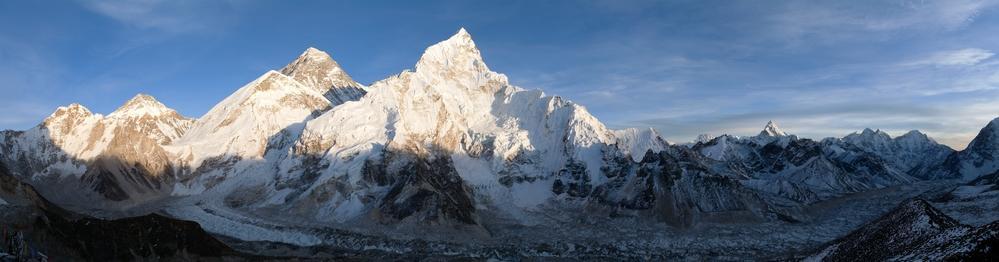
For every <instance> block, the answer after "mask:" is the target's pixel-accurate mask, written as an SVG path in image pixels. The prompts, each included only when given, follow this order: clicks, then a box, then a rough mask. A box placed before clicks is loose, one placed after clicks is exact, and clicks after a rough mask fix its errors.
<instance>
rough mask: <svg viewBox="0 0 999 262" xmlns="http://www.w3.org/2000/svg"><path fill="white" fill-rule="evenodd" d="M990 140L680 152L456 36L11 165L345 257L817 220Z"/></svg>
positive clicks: (128, 204) (9, 156)
mask: <svg viewBox="0 0 999 262" xmlns="http://www.w3.org/2000/svg"><path fill="white" fill-rule="evenodd" d="M995 122H996V121H993V123H991V124H989V127H987V129H989V128H990V127H991V130H994V129H996V127H995V126H996V124H995ZM983 132H986V131H985V130H983ZM990 132H993V133H990V134H991V135H979V138H976V140H975V142H973V143H972V145H973V146H971V147H969V150H971V151H974V152H975V153H966V152H970V151H969V150H965V151H962V152H955V151H954V150H952V149H950V148H948V147H946V146H943V145H939V144H937V143H936V142H935V141H933V140H932V139H930V138H929V137H927V136H926V135H924V134H922V133H919V132H918V131H913V132H910V133H908V134H906V135H903V136H900V137H897V138H891V137H890V136H888V135H887V134H886V133H883V132H880V131H873V130H865V131H863V132H860V133H856V134H851V135H849V136H847V137H844V138H829V139H824V140H821V141H816V140H811V139H805V138H798V137H797V136H794V135H789V134H788V133H786V132H784V131H782V130H781V129H780V127H778V125H777V123H776V122H770V123H767V124H766V125H765V127H764V130H763V131H761V132H760V134H758V135H756V136H750V137H737V136H731V135H723V136H720V137H715V138H710V137H702V138H700V139H699V142H696V143H694V144H684V145H678V144H671V143H669V142H667V141H666V140H665V139H663V138H662V137H661V136H660V135H659V134H658V133H657V132H656V131H655V130H652V129H625V130H611V129H608V128H607V127H606V126H605V125H604V124H603V123H601V122H600V121H599V120H598V119H597V118H596V117H594V116H593V115H591V114H590V113H589V112H588V111H587V110H586V108H585V107H583V106H581V105H578V104H575V103H573V102H571V101H568V100H566V99H564V98H561V97H559V96H550V95H546V94H545V93H543V92H541V91H539V90H525V89H522V88H519V87H516V86H513V85H511V84H510V82H509V81H508V79H507V77H506V76H505V75H503V74H500V73H496V72H493V71H491V70H490V69H489V67H488V66H487V65H486V63H485V62H484V60H483V58H482V55H481V54H480V51H479V49H478V48H477V47H476V45H475V42H474V41H473V40H472V37H471V35H470V34H469V33H468V32H466V31H465V30H464V29H461V30H459V31H458V32H457V33H456V34H454V35H453V36H451V37H450V38H448V39H447V40H444V41H442V42H439V43H437V44H435V45H432V46H430V47H428V48H427V49H426V50H425V52H424V53H423V55H422V56H421V57H420V58H419V60H418V61H417V63H416V65H415V67H414V69H412V70H406V71H403V72H401V73H399V74H396V75H393V76H391V77H389V78H386V79H384V80H380V81H377V82H374V83H372V84H370V85H368V86H364V85H362V84H360V83H358V82H356V81H354V80H353V79H352V78H351V77H350V76H349V75H348V74H347V71H345V70H344V69H343V68H341V67H340V65H339V64H338V63H337V62H336V61H334V60H333V59H332V58H331V57H330V56H329V54H327V53H325V52H323V51H319V50H317V49H314V48H309V49H307V50H306V51H305V52H303V53H302V54H301V56H299V57H298V58H296V59H294V60H293V61H292V62H291V63H289V64H288V65H286V66H285V67H284V68H282V69H280V70H279V71H269V72H266V73H264V74H263V75H261V76H260V77H259V78H257V79H256V80H253V81H252V82H250V83H248V84H246V85H245V86H243V87H241V88H239V89H238V90H236V91H235V92H234V93H233V94H232V95H230V96H228V97H226V98H225V99H223V100H222V101H221V102H219V103H218V104H217V105H215V106H214V107H212V109H211V110H209V111H208V112H207V113H206V114H205V115H203V116H201V117H199V118H196V119H190V118H186V117H183V116H181V115H179V114H177V112H176V111H174V110H172V109H169V108H167V107H166V106H164V105H163V104H161V103H159V102H157V101H156V100H155V99H154V98H152V97H150V96H147V95H138V96H136V97H135V98H133V99H132V100H130V101H128V102H127V103H126V104H125V105H124V106H122V107H121V108H119V109H118V110H116V111H115V112H113V113H111V114H109V115H107V116H103V115H99V114H94V113H92V112H90V111H89V110H87V109H86V108H84V107H83V106H81V105H76V104H74V105H70V106H68V107H61V108H59V109H58V110H57V111H56V112H55V113H53V114H52V115H51V116H49V117H48V118H47V119H45V120H44V121H43V122H42V123H41V124H39V125H38V126H36V127H35V128H32V129H30V130H26V131H8V132H5V133H4V134H3V136H2V137H0V145H2V147H0V150H2V157H0V161H3V163H5V164H6V165H7V166H9V167H11V170H12V172H13V173H14V174H15V175H16V176H17V177H18V178H19V179H21V180H23V181H26V182H28V183H30V184H32V185H34V186H36V187H37V188H39V190H40V192H41V194H42V195H44V196H46V197H48V198H50V199H51V200H53V201H54V202H55V203H57V204H59V205H61V206H65V207H67V208H70V209H72V210H76V211H79V212H85V213H90V214H101V215H102V216H105V217H117V216H124V215H129V214H143V213H148V212H151V211H155V210H161V211H162V212H164V213H166V214H169V215H171V216H174V217H178V218H183V219H188V220H194V221H197V222H199V223H201V225H202V226H205V227H206V229H208V230H209V231H210V232H213V233H216V234H220V235H225V236H228V237H232V238H235V239H242V240H252V241H272V242H282V243H289V244H295V245H320V244H322V245H334V246H337V247H341V248H342V247H345V246H350V245H353V244H356V243H353V244H344V243H345V241H344V240H342V238H339V237H342V235H340V234H334V233H328V232H329V230H341V231H336V232H341V233H342V232H347V233H344V234H348V235H351V234H361V235H376V236H382V235H390V236H394V237H399V236H404V237H407V238H418V239H435V238H440V239H450V238H451V237H453V236H455V235H461V236H464V237H470V238H474V239H479V240H481V239H494V240H495V239H504V238H506V237H516V236H517V234H516V233H511V232H517V230H525V231H526V230H530V231H536V232H542V234H553V235H556V236H560V235H566V234H570V233H567V232H566V231H565V230H564V228H563V226H566V227H572V226H574V225H579V224H582V225H585V224H588V223H590V224H592V223H596V222H592V221H608V220H609V221H628V223H629V224H631V225H633V226H634V227H645V226H648V227H650V228H659V229H661V228H660V226H663V225H666V226H667V227H668V228H684V229H685V228H695V227H696V226H697V225H698V224H700V223H705V222H713V223H714V222H723V223H728V222H753V223H807V222H808V221H811V220H812V219H813V217H812V213H810V212H808V211H807V210H808V209H809V207H811V206H812V205H814V204H815V203H818V202H823V201H828V200H831V199H837V198H839V197H843V196H845V195H850V194H853V193H858V192H867V191H872V190H877V189H882V188H886V187H892V186H897V185H905V184H911V183H914V182H918V181H923V180H927V179H939V178H966V179H969V180H970V179H972V178H974V177H977V176H978V175H977V174H978V172H980V171H981V172H984V171H986V170H987V169H995V167H996V162H995V159H996V157H995V156H996V148H997V147H996V145H995V144H996V142H995V141H997V139H996V138H995V132H994V131H990ZM983 174H984V173H983ZM427 228H433V229H440V230H427ZM594 230H597V231H599V230H609V229H599V228H598V229H594ZM317 232H320V233H317ZM427 232H430V233H427ZM330 234H333V235H335V236H331V235H330ZM598 235H599V234H598ZM352 236H353V235H352ZM496 241H498V240H496ZM594 241H600V240H599V239H598V240H594ZM348 248H349V247H348Z"/></svg>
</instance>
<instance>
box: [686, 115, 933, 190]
mask: <svg viewBox="0 0 999 262" xmlns="http://www.w3.org/2000/svg"><path fill="white" fill-rule="evenodd" d="M692 148H693V149H694V150H696V151H698V152H700V153H701V154H702V155H704V156H706V157H708V158H711V159H714V160H717V161H722V162H725V163H727V165H726V166H727V169H728V170H727V171H726V172H728V173H731V174H737V176H739V177H740V180H739V181H740V182H741V183H742V184H744V185H745V186H747V187H750V188H753V189H755V190H759V191H762V192H766V193H770V194H774V195H777V196H780V197H784V198H788V199H792V200H794V201H799V202H804V203H811V202H815V201H819V200H825V199H830V198H834V197H838V196H842V195H845V194H849V193H855V192H861V191H866V190H871V189H876V188H884V187H888V186H893V185H899V184H905V183H910V182H913V181H915V179H914V178H912V177H911V176H909V175H907V174H906V173H905V172H903V171H901V170H898V169H896V168H893V167H892V166H891V165H890V164H888V163H887V162H885V161H884V160H883V159H881V158H880V157H879V156H878V155H876V153H874V152H867V151H865V150H862V149H861V148H858V147H853V146H850V145H844V144H841V143H836V142H834V141H833V140H824V141H821V142H816V141H813V140H811V139H802V138H798V137H797V136H794V135H788V134H787V133H785V132H784V131H782V130H781V129H780V127H778V126H777V124H776V123H775V122H773V121H771V122H768V123H767V125H766V126H765V127H764V129H763V131H761V132H760V134H759V135H756V136H752V137H736V136H731V135H722V136H719V137H716V138H715V139H712V140H711V141H709V142H706V143H700V142H699V143H696V144H695V145H693V146H692Z"/></svg>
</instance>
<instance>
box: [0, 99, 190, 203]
mask: <svg viewBox="0 0 999 262" xmlns="http://www.w3.org/2000/svg"><path fill="white" fill-rule="evenodd" d="M191 122H192V120H190V119H188V118H185V117H183V116H181V115H180V114H178V113H177V112H176V111H174V110H172V109H170V108H167V107H166V106H164V105H163V104H162V103H160V102H158V101H156V99H154V98H153V97H151V96H148V95H143V94H140V95H137V96H135V97H134V98H132V99H131V100H129V101H128V102H126V103H125V104H124V105H122V106H121V107H119V108H118V109H117V110H115V111H114V112H112V113H111V114H108V115H107V116H103V115H100V114H94V113H92V112H90V110H88V109H87V108H85V107H83V106H82V105H79V104H72V105H69V106H66V107H60V108H58V109H57V110H56V111H55V112H54V113H52V114H51V115H50V116H49V117H48V118H46V119H45V121H43V122H42V123H41V124H39V125H38V126H36V127H35V128H32V129H29V130H27V131H23V132H8V133H5V134H6V135H5V136H4V138H3V141H2V142H3V145H4V146H3V150H4V152H3V153H4V154H3V158H2V160H3V161H4V163H6V164H7V165H8V166H9V167H10V168H11V170H12V171H13V172H14V173H15V174H17V175H18V176H19V177H21V178H22V179H25V181H27V182H29V183H31V184H32V185H36V186H37V187H38V188H39V191H40V192H42V194H44V195H46V196H47V197H48V198H50V199H52V200H53V201H55V202H57V203H65V204H71V205H76V204H79V205H82V206H105V207H107V206H106V205H104V204H106V202H110V201H123V202H127V203H130V204H135V203H141V202H145V201H148V200H151V199H153V198H157V197H158V196H161V195H163V194H164V191H167V190H169V189H170V188H171V185H170V183H171V182H170V181H171V180H172V178H173V176H174V172H175V171H176V170H175V169H174V168H173V166H172V164H171V163H172V161H173V159H174V158H173V156H172V155H171V154H170V153H169V152H167V151H166V150H164V148H163V147H164V146H165V145H166V144H169V143H171V142H173V141H174V140H176V139H177V138H179V137H180V136H181V135H183V134H184V133H185V132H186V131H187V129H188V128H189V127H190V126H191ZM109 200H110V201H109Z"/></svg>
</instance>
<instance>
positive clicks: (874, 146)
mask: <svg viewBox="0 0 999 262" xmlns="http://www.w3.org/2000/svg"><path fill="white" fill-rule="evenodd" d="M841 141H842V142H843V143H846V144H850V145H853V146H856V147H858V148H860V149H862V150H864V151H866V152H869V153H872V154H875V155H878V156H879V157H881V158H882V159H884V160H885V161H887V162H889V164H891V165H892V166H894V167H895V168H898V169H899V170H901V171H903V172H905V173H907V174H910V175H912V176H914V177H918V178H924V179H927V178H931V177H926V176H927V172H929V169H930V168H933V167H936V166H938V165H940V164H941V163H943V161H944V160H946V159H947V157H948V156H950V155H951V154H953V153H954V152H955V151H954V150H953V149H951V148H950V147H947V146H945V145H941V144H938V143H937V142H936V141H934V140H933V139H932V138H930V137H928V136H926V134H923V133H921V132H919V131H917V130H912V131H909V132H908V133H905V134H904V135H902V136H899V137H896V138H892V137H891V136H890V135H888V133H885V132H884V131H881V130H877V131H875V130H871V129H869V128H868V129H864V131H862V132H860V133H853V134H850V135H847V136H846V137H844V138H842V139H841Z"/></svg>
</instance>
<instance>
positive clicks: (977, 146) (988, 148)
mask: <svg viewBox="0 0 999 262" xmlns="http://www.w3.org/2000/svg"><path fill="white" fill-rule="evenodd" d="M997 143H999V118H995V119H992V121H990V122H989V124H987V125H985V127H983V128H982V130H981V131H979V132H978V135H977V136H975V139H972V140H971V143H969V144H968V147H967V149H966V150H965V151H972V152H979V153H982V154H996V155H999V146H997Z"/></svg>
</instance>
